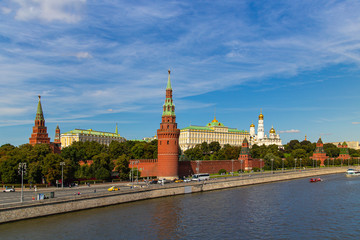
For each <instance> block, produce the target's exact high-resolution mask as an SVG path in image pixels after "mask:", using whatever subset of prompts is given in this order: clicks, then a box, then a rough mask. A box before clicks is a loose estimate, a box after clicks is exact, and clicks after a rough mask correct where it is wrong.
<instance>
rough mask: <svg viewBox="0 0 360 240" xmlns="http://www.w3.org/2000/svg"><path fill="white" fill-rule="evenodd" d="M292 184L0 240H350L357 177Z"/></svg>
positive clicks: (0, 234)
mask: <svg viewBox="0 0 360 240" xmlns="http://www.w3.org/2000/svg"><path fill="white" fill-rule="evenodd" d="M323 179H324V181H323V182H318V183H309V182H308V179H298V180H294V181H288V182H279V183H271V184H263V185H255V186H248V187H241V188H234V189H228V190H221V191H214V192H208V193H199V194H189V195H182V196H175V197H167V198H159V199H152V200H147V201H140V202H134V203H127V204H122V205H116V206H111V207H105V208H98V209H92V210H86V211H80V212H75V213H69V214H63V215H56V216H49V217H44V218H38V219H31V220H26V221H20V222H15V223H9V224H3V225H0V239H2V240H3V239H357V238H358V236H359V234H360V230H358V229H359V228H358V226H357V225H358V222H359V220H360V217H359V214H358V213H359V210H360V204H359V199H360V185H359V184H360V177H359V178H356V177H354V178H346V177H345V176H344V174H338V175H329V176H325V177H323Z"/></svg>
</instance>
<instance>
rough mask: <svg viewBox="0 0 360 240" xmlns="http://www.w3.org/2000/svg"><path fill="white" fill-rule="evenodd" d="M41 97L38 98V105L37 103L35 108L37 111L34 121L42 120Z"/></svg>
mask: <svg viewBox="0 0 360 240" xmlns="http://www.w3.org/2000/svg"><path fill="white" fill-rule="evenodd" d="M40 99H41V96H39V103H38V107H37V111H36V117H35V120H44V113H43V110H42V107H41V101H40Z"/></svg>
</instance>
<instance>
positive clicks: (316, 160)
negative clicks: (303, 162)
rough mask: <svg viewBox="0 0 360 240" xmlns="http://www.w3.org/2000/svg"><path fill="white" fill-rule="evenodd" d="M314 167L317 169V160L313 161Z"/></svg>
mask: <svg viewBox="0 0 360 240" xmlns="http://www.w3.org/2000/svg"><path fill="white" fill-rule="evenodd" d="M315 166H316V168H317V159H316V160H315Z"/></svg>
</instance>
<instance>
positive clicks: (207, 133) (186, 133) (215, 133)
mask: <svg viewBox="0 0 360 240" xmlns="http://www.w3.org/2000/svg"><path fill="white" fill-rule="evenodd" d="M249 137H250V135H249V132H248V131H245V130H238V129H236V128H229V127H226V126H224V124H222V123H220V122H219V121H218V120H216V118H214V120H213V121H212V122H211V123H208V124H207V125H206V126H189V127H186V128H183V129H181V130H180V137H179V145H180V148H181V151H186V150H188V149H190V148H193V147H195V146H196V145H197V144H201V143H203V142H207V143H211V142H218V143H219V144H220V146H221V147H223V146H224V145H225V144H230V145H232V146H241V144H242V142H243V140H244V138H247V139H248V140H249Z"/></svg>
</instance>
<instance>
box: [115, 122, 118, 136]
mask: <svg viewBox="0 0 360 240" xmlns="http://www.w3.org/2000/svg"><path fill="white" fill-rule="evenodd" d="M115 133H116V134H118V127H117V124H116V128H115Z"/></svg>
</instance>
